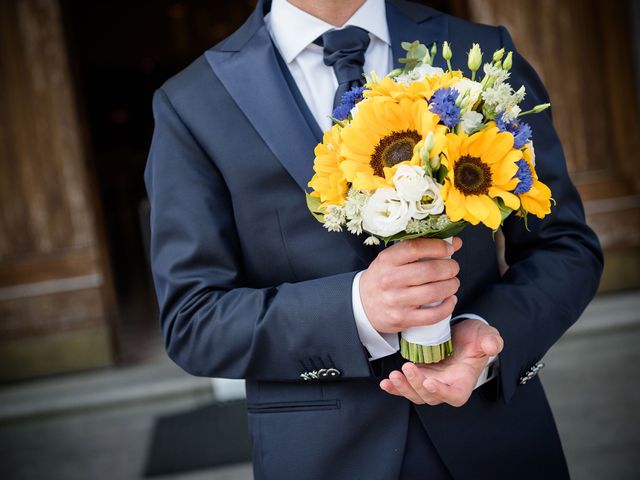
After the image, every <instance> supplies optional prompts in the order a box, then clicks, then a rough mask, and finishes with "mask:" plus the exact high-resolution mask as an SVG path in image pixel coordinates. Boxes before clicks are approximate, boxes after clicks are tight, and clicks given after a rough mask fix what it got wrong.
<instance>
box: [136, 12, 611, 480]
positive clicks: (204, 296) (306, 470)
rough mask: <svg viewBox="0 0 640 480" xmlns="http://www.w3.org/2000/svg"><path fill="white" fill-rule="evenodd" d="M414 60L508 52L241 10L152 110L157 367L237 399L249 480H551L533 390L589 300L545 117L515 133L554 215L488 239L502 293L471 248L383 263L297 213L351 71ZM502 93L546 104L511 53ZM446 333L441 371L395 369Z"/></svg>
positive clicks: (548, 437)
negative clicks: (402, 345)
mask: <svg viewBox="0 0 640 480" xmlns="http://www.w3.org/2000/svg"><path fill="white" fill-rule="evenodd" d="M413 40H419V41H421V42H422V43H425V44H431V43H433V42H438V43H441V42H442V41H444V40H448V41H449V42H450V43H451V44H452V45H453V47H454V49H455V51H456V52H458V55H456V56H454V68H461V69H463V68H464V64H465V61H466V55H463V54H462V52H464V51H466V50H468V49H469V48H470V46H471V44H472V43H474V42H477V43H480V45H481V46H482V48H483V49H484V50H485V51H490V52H491V51H493V50H495V49H498V48H502V47H504V48H505V49H506V50H515V49H514V46H513V43H512V41H511V38H510V37H509V34H508V33H507V32H506V30H505V29H504V28H494V27H488V26H483V25H477V24H472V23H469V22H465V21H463V20H460V19H457V18H455V17H451V16H449V15H445V14H442V13H440V12H438V11H436V10H433V9H431V8H428V7H424V6H420V5H416V4H412V3H408V2H402V1H388V2H384V1H383V0H368V1H367V2H364V1H363V0H324V1H317V2H314V1H311V0H289V2H287V1H285V0H273V2H270V1H268V0H261V1H259V2H258V5H257V7H256V10H255V12H254V13H253V14H252V15H251V17H250V18H249V19H248V20H247V22H246V23H245V24H244V25H243V26H242V27H241V28H240V29H239V30H237V31H236V32H235V33H234V34H232V35H231V36H230V37H228V38H227V39H226V40H224V41H223V42H221V43H220V44H218V45H216V46H215V47H213V48H212V49H210V50H208V51H207V52H205V54H204V55H202V56H201V57H199V58H198V59H197V60H196V61H195V62H194V63H193V64H191V65H190V66H189V67H187V68H186V69H185V70H183V71H182V72H181V73H179V74H178V75H176V76H175V77H173V78H171V79H170V80H168V81H167V82H166V83H165V84H164V85H163V86H162V87H161V88H159V89H158V90H157V91H156V94H155V96H154V101H153V107H154V116H155V122H156V125H155V131H154V136H153V141H152V145H151V151H150V154H149V159H148V163H147V167H146V170H145V182H146V186H147V191H148V193H149V198H150V202H151V227H152V237H151V255H152V269H153V274H154V280H155V285H156V291H157V296H158V301H159V304H160V309H161V326H162V333H163V335H164V338H165V345H166V349H167V352H168V354H169V355H170V357H171V358H172V359H173V360H174V361H175V362H176V363H177V364H178V365H180V366H181V367H182V368H183V369H184V370H186V371H187V372H189V373H191V374H193V375H198V376H207V377H227V378H244V379H246V381H247V383H246V385H247V401H248V411H249V425H250V431H251V432H250V433H251V438H252V442H253V462H254V471H255V476H256V478H257V479H289V478H291V479H294V478H295V479H323V480H324V479H338V480H339V479H357V478H361V479H367V480H375V479H380V480H386V479H397V478H400V479H405V480H408V479H417V478H429V479H445V478H446V479H450V478H455V479H474V480H478V479H485V478H486V479H514V478H518V479H527V478H532V479H533V478H535V479H538V478H554V479H555V478H567V477H568V472H567V468H566V464H565V460H564V457H563V453H562V448H561V445H560V442H559V439H558V435H557V431H556V427H555V424H554V421H553V417H552V415H551V411H550V409H549V406H548V403H547V400H546V398H545V394H544V391H543V389H542V385H541V384H540V381H539V379H538V377H537V376H536V375H537V373H538V371H539V370H540V368H542V366H543V364H542V362H541V361H540V360H541V359H542V357H543V356H544V354H545V353H546V351H547V350H548V349H549V348H550V347H551V346H552V345H553V343H554V342H555V341H556V340H557V339H558V338H559V337H560V336H561V335H562V334H563V333H564V331H565V330H566V329H567V328H568V327H569V326H570V325H571V324H572V323H573V322H575V320H576V319H577V318H578V316H579V315H580V313H581V312H582V311H583V309H584V308H585V306H586V305H587V303H588V302H589V301H590V300H591V298H592V297H593V295H594V293H595V291H596V288H597V285H598V282H599V278H600V274H601V269H602V254H601V251H600V247H599V245H598V241H597V239H596V238H595V236H594V234H593V232H592V231H591V230H590V229H589V228H588V227H587V226H586V225H585V221H584V213H583V210H582V205H581V202H580V198H579V196H578V194H577V192H576V190H575V187H574V186H573V185H572V183H571V181H570V179H569V177H568V175H567V171H566V165H565V161H564V158H563V153H562V149H561V146H560V144H559V142H558V138H557V136H556V133H555V131H554V129H553V126H552V123H551V116H550V114H549V113H543V114H539V115H537V116H535V117H534V118H532V120H531V122H530V123H531V127H532V129H533V132H534V137H533V140H534V143H535V147H536V160H537V166H536V168H537V171H538V173H539V175H540V177H541V179H542V180H543V181H544V182H545V183H547V184H548V185H549V186H550V188H551V190H552V191H553V194H554V199H555V200H556V202H557V206H556V207H555V208H554V209H553V211H552V214H551V215H550V216H548V217H547V218H545V219H544V220H542V221H539V220H537V219H533V220H530V221H529V229H530V231H526V230H525V229H524V227H523V225H522V223H521V222H520V221H518V220H517V219H511V218H510V219H508V220H507V221H506V222H505V225H504V227H503V231H504V234H505V239H506V252H505V254H506V260H507V263H508V264H509V269H508V271H507V272H506V273H505V274H504V275H502V276H501V275H500V271H499V267H498V262H497V260H496V255H495V245H494V242H493V238H492V235H491V232H490V231H489V230H488V229H486V228H480V227H479V228H475V227H469V228H467V229H466V230H465V231H463V233H462V234H461V235H460V238H459V239H456V240H455V241H454V244H453V246H448V245H447V244H446V243H445V242H443V241H439V240H429V239H419V240H414V241H409V242H402V243H399V244H396V245H393V246H391V247H388V248H386V249H382V248H378V247H367V246H364V245H362V238H357V237H356V236H353V235H351V234H349V233H346V232H345V233H342V234H336V233H332V234H328V233H327V232H326V231H325V230H324V229H323V228H322V226H321V225H320V224H318V223H317V222H316V220H315V219H313V217H312V216H311V215H310V214H309V212H308V211H307V209H306V205H305V198H304V192H303V190H304V189H305V188H306V186H307V182H308V181H309V179H310V178H311V176H312V174H313V170H312V166H313V148H314V146H315V144H316V143H318V141H319V140H320V139H321V132H322V130H323V129H326V128H327V126H328V123H327V122H329V120H328V119H327V115H328V114H329V113H330V112H331V107H332V105H331V99H332V97H334V96H338V94H339V93H340V91H341V89H342V90H344V89H345V88H347V87H348V86H349V82H352V81H354V78H353V71H351V77H349V75H348V72H347V70H349V68H351V67H350V66H352V65H353V64H354V63H353V62H351V60H353V59H354V58H357V59H359V60H358V61H356V62H355V63H357V64H358V65H359V70H358V72H360V71H362V70H364V71H366V70H367V67H370V66H375V67H376V69H377V70H378V71H379V70H381V69H382V70H385V69H390V68H391V67H393V66H394V65H393V60H390V59H395V60H397V59H398V58H399V57H401V56H402V52H401V51H400V43H401V42H402V41H413ZM341 42H342V43H341ZM346 55H350V57H349V59H350V60H349V62H345V61H343V60H344V59H345V58H346ZM336 58H338V60H336ZM341 62H342V63H341ZM440 62H441V60H440ZM347 63H348V64H349V65H350V66H349V65H347ZM437 63H438V62H436V64H437ZM345 65H347V66H349V68H347V66H345ZM345 72H347V73H345ZM380 73H386V72H380ZM357 76H359V74H358V75H356V77H357ZM356 80H357V79H356ZM511 83H512V84H513V85H514V86H516V87H517V86H519V85H521V84H522V85H525V87H526V89H527V99H526V101H525V105H524V107H525V108H529V107H531V106H533V105H535V104H539V103H543V102H546V101H547V100H548V98H547V94H546V92H545V89H544V87H543V85H542V84H541V82H540V80H539V78H538V76H537V75H536V73H535V72H534V71H533V69H532V68H531V67H530V66H529V64H528V63H527V62H526V61H525V60H524V59H523V58H522V57H521V56H519V55H518V54H517V53H516V52H514V59H513V71H512V77H511ZM462 244H464V246H462ZM453 252H455V253H454V255H453V259H451V260H445V259H442V260H432V261H430V262H417V260H419V259H421V258H442V257H446V256H447V255H449V254H451V253H453ZM578 279H579V281H578ZM433 300H444V301H443V303H442V305H441V306H440V307H436V308H433V309H427V310H424V309H423V310H420V309H419V308H418V306H419V305H420V304H424V303H430V302H431V301H433ZM451 312H453V313H454V314H457V315H456V316H457V317H458V321H457V323H456V324H455V325H454V326H453V327H452V330H453V340H454V348H455V352H456V353H455V354H454V356H453V357H452V358H450V359H448V360H447V361H445V362H443V363H442V364H439V365H438V366H436V367H426V366H416V365H413V364H410V363H406V362H403V361H402V360H401V358H400V356H399V354H398V353H397V352H396V347H395V345H396V344H397V343H396V342H394V338H395V340H396V341H397V332H399V331H401V330H403V329H404V328H406V327H408V326H412V325H429V324H432V323H434V322H435V321H437V320H439V319H441V318H444V317H445V316H447V315H448V314H449V313H451ZM498 353H499V355H498ZM496 355H498V356H497V359H496V360H495V361H494V358H495V357H496ZM490 370H491V371H490ZM492 372H497V377H496V378H495V379H493V380H490V381H486V380H487V379H490V378H492V376H493V375H492ZM480 385H481V386H480ZM476 387H477V388H476ZM454 407H459V408H454Z"/></svg>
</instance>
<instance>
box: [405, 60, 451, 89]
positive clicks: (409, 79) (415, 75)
mask: <svg viewBox="0 0 640 480" xmlns="http://www.w3.org/2000/svg"><path fill="white" fill-rule="evenodd" d="M442 74H444V70H442V69H441V68H440V67H433V66H431V65H429V64H428V63H423V64H422V65H420V66H419V67H416V68H414V69H413V70H411V71H409V72H405V73H401V74H400V75H398V76H397V77H395V80H396V82H397V83H402V84H405V85H408V84H409V83H413V82H419V81H421V80H424V79H425V78H427V77H432V76H434V75H442Z"/></svg>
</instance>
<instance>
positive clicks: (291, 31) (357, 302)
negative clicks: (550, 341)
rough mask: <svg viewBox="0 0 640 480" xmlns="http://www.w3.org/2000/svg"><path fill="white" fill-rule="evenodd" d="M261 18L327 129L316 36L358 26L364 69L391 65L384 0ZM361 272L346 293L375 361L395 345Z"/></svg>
mask: <svg viewBox="0 0 640 480" xmlns="http://www.w3.org/2000/svg"><path fill="white" fill-rule="evenodd" d="M264 20H265V24H266V27H267V29H268V31H269V34H270V35H271V38H272V39H273V42H274V44H275V46H276V47H277V49H278V51H279V52H280V54H281V55H282V58H283V59H284V61H285V63H286V64H287V67H288V68H289V72H290V73H291V76H292V77H293V79H294V81H295V82H296V85H297V87H298V89H299V90H300V94H301V95H302V98H304V100H305V102H306V104H307V106H308V107H309V110H310V111H311V113H312V114H313V116H314V118H315V119H316V121H317V122H318V125H319V126H320V128H321V129H322V130H323V131H326V130H329V129H330V128H331V126H332V121H331V118H330V115H331V112H332V110H333V97H334V95H335V92H336V89H337V88H338V80H337V79H336V76H335V73H334V71H333V68H332V67H329V66H327V65H325V64H324V60H323V48H322V47H321V46H319V45H316V44H314V43H313V41H314V40H315V39H316V38H318V37H319V36H321V35H322V34H323V33H325V32H327V31H329V30H337V29H342V28H344V27H347V26H355V27H360V28H363V29H364V30H366V31H368V32H369V38H370V42H369V46H368V47H367V51H366V53H365V63H364V72H365V73H367V74H369V73H370V72H371V71H374V72H376V73H377V74H378V75H380V76H383V75H386V74H387V73H388V72H390V71H391V69H392V68H393V53H392V49H391V39H390V35H389V27H388V26H387V14H386V6H385V1H384V0H367V1H366V2H365V3H364V4H363V5H362V6H361V7H360V8H359V9H358V10H357V11H356V12H355V13H354V14H353V16H352V17H351V18H350V19H349V20H347V22H346V23H345V24H344V25H343V26H342V27H340V28H336V27H335V26H333V25H331V24H329V23H326V22H324V21H323V20H321V19H319V18H317V17H314V16H313V15H311V14H309V13H307V12H305V11H303V10H301V9H299V8H297V7H295V6H293V5H291V4H290V3H289V2H287V1H286V0H273V1H272V4H271V11H270V12H269V13H268V14H267V15H266V16H265V18H264ZM361 274H362V272H360V273H358V274H357V275H356V276H355V278H354V281H353V286H352V296H351V298H352V305H353V314H354V317H355V321H356V327H357V330H358V335H359V337H360V341H361V342H362V344H363V345H364V346H365V348H366V349H367V351H368V352H369V359H370V360H375V359H378V358H382V357H385V356H387V355H393V354H394V353H396V352H397V351H398V349H399V348H400V345H399V340H398V335H397V334H380V333H379V332H378V331H376V330H375V329H374V328H373V326H372V325H371V323H370V322H369V319H368V318H367V315H366V313H365V311H364V307H363V305H362V301H361V299H360V276H361ZM462 317H465V318H475V319H478V320H481V321H483V322H485V320H484V319H482V318H480V317H478V316H477V315H473V314H469V315H459V316H457V317H455V318H454V319H452V322H453V321H455V320H457V319H461V318H462ZM485 323H486V322H485ZM492 360H493V359H492ZM493 370H495V369H493ZM485 377H486V372H485ZM482 379H483V377H482V376H481V380H482ZM485 381H486V380H485ZM481 383H483V382H480V380H479V382H478V385H480V384H481Z"/></svg>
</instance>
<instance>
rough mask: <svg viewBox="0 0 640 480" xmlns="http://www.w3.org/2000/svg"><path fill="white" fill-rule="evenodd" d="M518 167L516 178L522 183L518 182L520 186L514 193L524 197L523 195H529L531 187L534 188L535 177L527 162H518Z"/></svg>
mask: <svg viewBox="0 0 640 480" xmlns="http://www.w3.org/2000/svg"><path fill="white" fill-rule="evenodd" d="M516 165H518V171H517V172H516V178H518V179H519V180H520V181H519V182H518V185H517V186H516V188H515V190H514V191H513V193H515V194H517V195H522V194H523V193H527V192H528V191H529V190H531V187H532V186H533V175H532V173H531V168H529V164H528V163H527V162H526V160H518V161H517V162H516Z"/></svg>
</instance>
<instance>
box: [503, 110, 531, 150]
mask: <svg viewBox="0 0 640 480" xmlns="http://www.w3.org/2000/svg"><path fill="white" fill-rule="evenodd" d="M502 116H503V113H500V115H498V118H496V124H497V125H498V130H500V131H501V132H509V133H510V134H511V135H513V148H516V149H519V148H522V147H524V146H525V145H526V144H527V142H528V141H529V140H530V139H531V127H530V126H529V124H528V123H526V122H521V121H520V120H518V119H517V118H514V119H513V120H506V121H505V120H504V119H503V117H502Z"/></svg>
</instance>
